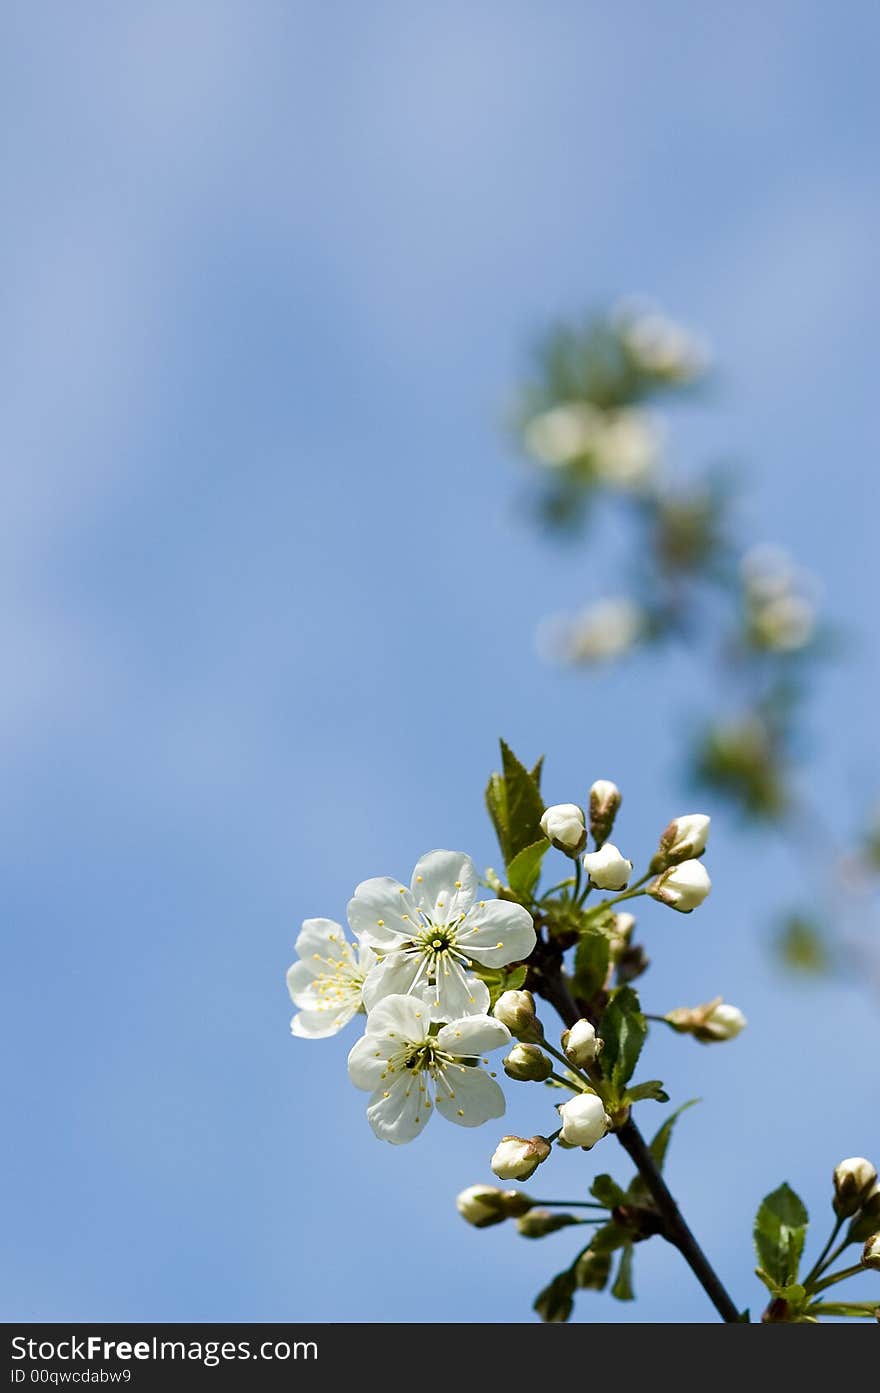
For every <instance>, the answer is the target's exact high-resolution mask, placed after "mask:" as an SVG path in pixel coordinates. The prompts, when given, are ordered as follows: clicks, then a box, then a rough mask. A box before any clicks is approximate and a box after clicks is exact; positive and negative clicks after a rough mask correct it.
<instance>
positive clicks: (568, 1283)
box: [532, 1267, 577, 1323]
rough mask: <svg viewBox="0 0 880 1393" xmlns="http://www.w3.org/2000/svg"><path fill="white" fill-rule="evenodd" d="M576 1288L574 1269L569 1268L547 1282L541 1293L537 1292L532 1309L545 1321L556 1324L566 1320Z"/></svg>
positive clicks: (572, 1303)
mask: <svg viewBox="0 0 880 1393" xmlns="http://www.w3.org/2000/svg"><path fill="white" fill-rule="evenodd" d="M576 1288H577V1278H576V1277H575V1273H574V1268H573V1267H570V1268H568V1270H567V1271H566V1272H560V1273H559V1274H558V1275H557V1276H556V1277H554V1278H553V1281H552V1282H548V1284H547V1286H546V1287H545V1288H544V1290H543V1291H539V1292H538V1295H537V1296H536V1297H535V1303H534V1306H533V1307H532V1309H533V1310H535V1311H537V1313H538V1315H539V1316H540V1317H541V1319H542V1320H545V1321H550V1322H552V1323H558V1322H560V1321H565V1320H568V1318H569V1316H570V1315H571V1311H572V1307H573V1305H574V1293H575V1290H576Z"/></svg>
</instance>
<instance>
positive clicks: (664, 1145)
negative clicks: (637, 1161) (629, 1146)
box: [648, 1098, 700, 1171]
mask: <svg viewBox="0 0 880 1393" xmlns="http://www.w3.org/2000/svg"><path fill="white" fill-rule="evenodd" d="M699 1101H700V1100H699V1098H689V1099H688V1101H687V1102H686V1103H682V1105H681V1107H680V1108H676V1109H675V1112H673V1113H670V1114H669V1116H668V1117H667V1119H666V1121H665V1122H664V1123H663V1125H662V1126H661V1127H660V1129H659V1131H658V1132H657V1134H656V1136H655V1137H654V1140H653V1141H652V1142H651V1144H650V1146H649V1147H648V1150H649V1151H650V1153H651V1155H652V1156H653V1158H654V1161H655V1162H656V1165H657V1169H658V1170H661V1171H662V1169H663V1166H664V1164H665V1162H666V1153H667V1151H668V1150H669V1143H670V1141H671V1140H672V1129H673V1127H674V1126H675V1124H676V1122H677V1121H678V1119H679V1118H680V1117H681V1115H682V1113H683V1112H687V1110H688V1108H692V1107H693V1106H694V1104H695V1103H699Z"/></svg>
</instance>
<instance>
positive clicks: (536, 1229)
mask: <svg viewBox="0 0 880 1393" xmlns="http://www.w3.org/2000/svg"><path fill="white" fill-rule="evenodd" d="M578 1222H579V1220H578V1219H576V1218H575V1216H574V1214H552V1213H551V1212H550V1210H549V1209H532V1210H530V1212H529V1213H528V1214H524V1215H523V1217H522V1218H521V1219H517V1221H516V1226H517V1228H518V1229H519V1231H520V1233H521V1234H522V1236H523V1238H544V1237H545V1236H546V1235H547V1234H548V1233H556V1231H557V1230H558V1229H567V1228H569V1227H570V1226H571V1225H572V1224H577V1223H578Z"/></svg>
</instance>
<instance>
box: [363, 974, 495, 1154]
mask: <svg viewBox="0 0 880 1393" xmlns="http://www.w3.org/2000/svg"><path fill="white" fill-rule="evenodd" d="M509 1040H510V1032H509V1030H507V1029H506V1027H505V1026H503V1025H502V1024H501V1022H500V1021H496V1020H494V1019H493V1017H491V1016H463V1017H462V1018H461V1019H460V1020H453V1021H450V1022H449V1024H448V1025H444V1026H441V1027H439V1028H438V1026H437V1024H436V1023H433V1024H432V1021H431V1011H430V1007H429V1006H428V1004H427V1003H426V1002H424V1001H421V1000H420V999H419V998H418V997H414V996H401V995H394V996H387V997H385V998H384V1000H382V1001H380V1002H379V1004H378V1005H377V1006H375V1007H373V1009H372V1010H371V1011H370V1014H369V1016H368V1017H367V1029H366V1034H365V1035H363V1036H362V1038H361V1039H360V1040H358V1042H357V1044H356V1045H355V1046H354V1048H353V1049H352V1051H351V1053H350V1054H349V1056H348V1073H349V1077H350V1078H351V1081H352V1083H353V1084H354V1085H355V1087H357V1088H363V1089H365V1090H367V1091H369V1092H371V1093H372V1095H373V1096H372V1098H371V1099H370V1101H369V1104H368V1105H367V1119H368V1121H369V1123H370V1126H371V1127H372V1129H373V1131H374V1132H375V1134H376V1136H377V1137H379V1138H380V1139H381V1140H382V1141H388V1142H392V1143H393V1144H394V1145H395V1146H399V1145H401V1144H402V1143H403V1142H408V1141H412V1140H413V1138H414V1137H417V1136H418V1135H419V1133H420V1132H421V1130H422V1128H423V1127H424V1126H425V1124H426V1123H427V1121H428V1118H429V1117H430V1115H431V1113H432V1112H433V1111H434V1109H435V1107H436V1110H437V1112H439V1113H440V1114H441V1115H442V1116H443V1117H445V1118H447V1120H448V1121H449V1122H455V1123H457V1124H458V1125H459V1126H460V1127H478V1126H479V1125H480V1124H481V1123H483V1122H488V1121H489V1120H490V1118H494V1117H501V1116H502V1114H503V1113H504V1094H503V1093H502V1091H501V1089H500V1088H499V1087H498V1084H497V1083H496V1082H495V1080H494V1079H492V1078H490V1077H489V1075H488V1074H487V1073H486V1072H485V1070H483V1069H482V1068H481V1067H480V1058H481V1057H482V1056H483V1055H484V1054H486V1053H488V1051H489V1050H494V1049H499V1048H500V1047H501V1046H502V1045H506V1044H507V1043H508V1042H509ZM487 1062H488V1061H487Z"/></svg>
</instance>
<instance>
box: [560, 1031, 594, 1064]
mask: <svg viewBox="0 0 880 1393" xmlns="http://www.w3.org/2000/svg"><path fill="white" fill-rule="evenodd" d="M601 1048H602V1041H601V1040H600V1039H599V1037H598V1036H597V1034H596V1030H595V1027H594V1026H592V1025H590V1022H589V1021H586V1020H580V1021H575V1023H574V1025H573V1026H572V1027H571V1029H570V1030H564V1031H563V1032H562V1052H563V1054H564V1055H565V1057H566V1059H568V1060H569V1061H570V1062H571V1063H572V1064H574V1065H575V1066H576V1067H577V1068H580V1066H581V1065H582V1064H592V1062H593V1060H594V1059H595V1058H596V1056H597V1055H598V1053H599V1051H600V1050H601Z"/></svg>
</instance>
